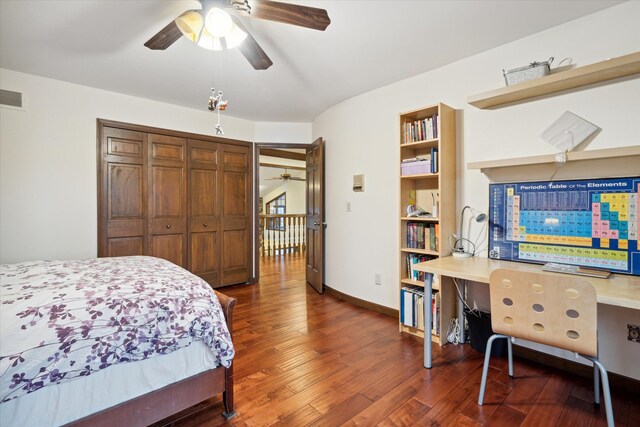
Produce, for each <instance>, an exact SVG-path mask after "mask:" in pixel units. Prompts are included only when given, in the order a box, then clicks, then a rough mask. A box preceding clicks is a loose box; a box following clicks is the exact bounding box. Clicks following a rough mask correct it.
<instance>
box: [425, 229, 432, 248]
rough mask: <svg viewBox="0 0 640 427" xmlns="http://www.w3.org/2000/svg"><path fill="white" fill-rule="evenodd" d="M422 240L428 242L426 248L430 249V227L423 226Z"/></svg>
mask: <svg viewBox="0 0 640 427" xmlns="http://www.w3.org/2000/svg"><path fill="white" fill-rule="evenodd" d="M424 241H425V242H429V243H428V245H429V246H428V248H429V249H431V227H425V228H424Z"/></svg>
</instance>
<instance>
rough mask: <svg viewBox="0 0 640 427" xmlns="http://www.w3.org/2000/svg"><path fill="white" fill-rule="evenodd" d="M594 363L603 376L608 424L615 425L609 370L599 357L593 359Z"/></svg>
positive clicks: (612, 426)
mask: <svg viewBox="0 0 640 427" xmlns="http://www.w3.org/2000/svg"><path fill="white" fill-rule="evenodd" d="M593 364H594V365H595V366H597V367H598V370H599V371H600V374H601V376H602V392H603V393H604V410H605V412H606V414H607V426H608V427H614V426H615V424H614V422H613V407H612V406H611V390H610V389H609V376H608V375H607V370H606V369H605V368H604V366H603V365H602V363H600V361H599V360H598V359H594V360H593Z"/></svg>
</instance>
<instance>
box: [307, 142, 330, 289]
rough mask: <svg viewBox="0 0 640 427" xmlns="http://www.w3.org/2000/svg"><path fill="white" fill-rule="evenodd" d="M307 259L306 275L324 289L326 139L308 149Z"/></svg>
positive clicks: (315, 286)
mask: <svg viewBox="0 0 640 427" xmlns="http://www.w3.org/2000/svg"><path fill="white" fill-rule="evenodd" d="M306 184H307V226H306V227H307V236H306V237H307V255H306V256H307V259H306V266H307V267H306V278H307V283H309V284H310V285H311V286H312V287H313V288H314V289H315V290H316V291H318V292H319V293H322V292H323V290H324V288H323V279H324V277H323V273H324V260H323V258H324V256H323V255H324V253H323V251H324V249H323V248H324V228H325V223H324V141H323V139H322V138H318V139H316V140H315V141H314V142H313V144H311V147H310V148H308V149H307V180H306Z"/></svg>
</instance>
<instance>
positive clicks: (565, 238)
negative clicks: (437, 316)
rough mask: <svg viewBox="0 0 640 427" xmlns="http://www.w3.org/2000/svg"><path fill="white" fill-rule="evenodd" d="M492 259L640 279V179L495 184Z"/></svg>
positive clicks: (491, 207)
mask: <svg viewBox="0 0 640 427" xmlns="http://www.w3.org/2000/svg"><path fill="white" fill-rule="evenodd" d="M489 194H490V198H491V200H490V205H489V221H490V222H489V233H490V235H489V239H490V243H489V257H490V258H493V259H504V260H512V261H525V262H536V263H547V262H555V263H561V264H572V265H579V266H584V267H591V268H601V269H605V270H610V271H614V272H619V273H627V274H634V275H640V251H639V250H638V218H639V217H640V206H639V205H638V200H639V199H640V177H633V178H618V179H613V178H611V179H591V180H576V181H554V182H527V183H512V184H491V185H490V186H489Z"/></svg>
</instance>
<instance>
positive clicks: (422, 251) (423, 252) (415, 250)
mask: <svg viewBox="0 0 640 427" xmlns="http://www.w3.org/2000/svg"><path fill="white" fill-rule="evenodd" d="M400 250H401V251H402V252H406V253H410V254H421V255H433V256H439V255H440V252H438V251H432V250H430V249H419V248H400Z"/></svg>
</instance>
